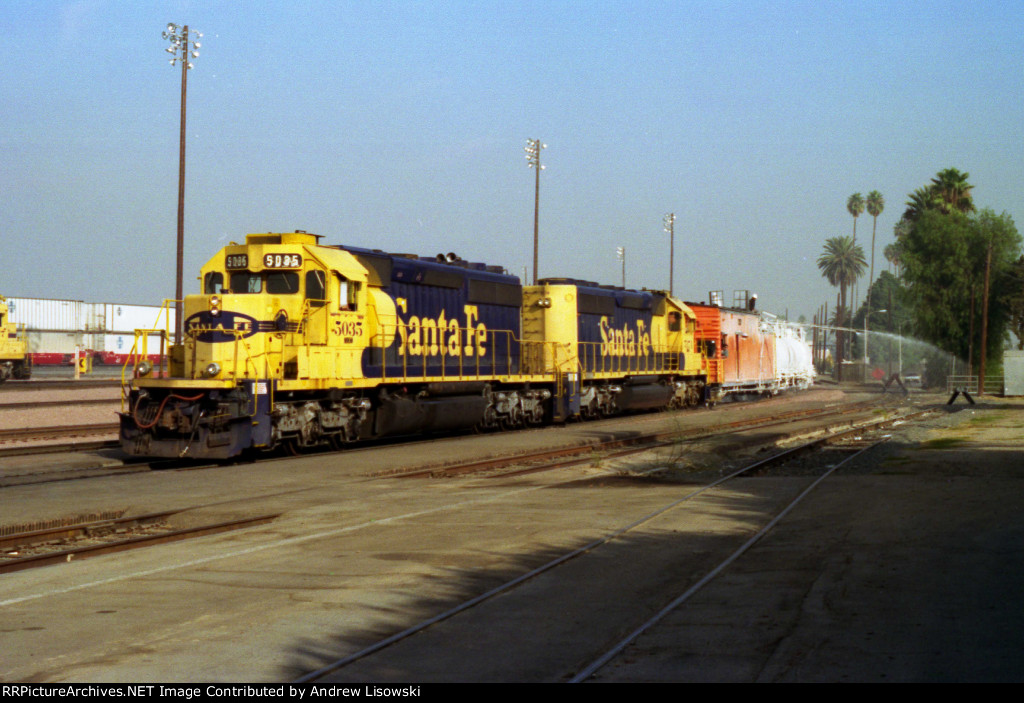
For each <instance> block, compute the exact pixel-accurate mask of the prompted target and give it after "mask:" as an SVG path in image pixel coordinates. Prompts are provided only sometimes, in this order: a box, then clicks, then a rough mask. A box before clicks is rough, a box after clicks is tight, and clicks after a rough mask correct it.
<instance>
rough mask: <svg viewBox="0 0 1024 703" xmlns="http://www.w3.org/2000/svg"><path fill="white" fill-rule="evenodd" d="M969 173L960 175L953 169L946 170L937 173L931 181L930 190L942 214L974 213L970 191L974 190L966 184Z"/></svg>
mask: <svg viewBox="0 0 1024 703" xmlns="http://www.w3.org/2000/svg"><path fill="white" fill-rule="evenodd" d="M970 175H971V174H969V173H960V171H958V170H957V169H955V168H947V169H946V170H944V171H939V172H938V174H936V176H935V178H933V179H932V186H931V188H932V190H933V191H934V192H935V195H936V196H937V197H938V199H939V201H940V202H941V203H942V205H941V207H942V212H943V213H945V214H947V215H948V214H949V213H950V212H952V211H954V210H955V211H957V212H962V213H968V212H974V211H975V209H976V208H975V207H974V200H973V196H972V195H971V190H973V189H974V186H972V185H971V184H970V183H968V182H967V179H968V177H969V176H970Z"/></svg>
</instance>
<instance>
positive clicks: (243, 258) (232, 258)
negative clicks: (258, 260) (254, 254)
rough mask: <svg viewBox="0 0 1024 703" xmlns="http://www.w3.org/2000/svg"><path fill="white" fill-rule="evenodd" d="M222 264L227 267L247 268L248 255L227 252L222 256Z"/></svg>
mask: <svg viewBox="0 0 1024 703" xmlns="http://www.w3.org/2000/svg"><path fill="white" fill-rule="evenodd" d="M224 266H225V267H227V268H229V269H247V268H249V255H248V254H228V255H227V256H225V257H224Z"/></svg>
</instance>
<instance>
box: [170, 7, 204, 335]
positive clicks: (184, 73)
mask: <svg viewBox="0 0 1024 703" xmlns="http://www.w3.org/2000/svg"><path fill="white" fill-rule="evenodd" d="M163 36H164V39H166V40H167V41H169V42H170V43H171V45H170V46H169V47H167V49H166V51H167V53H168V54H171V65H172V66H174V65H175V64H177V63H178V62H179V61H180V62H181V135H180V138H179V146H178V268H177V275H176V278H175V287H174V300H175V303H174V315H175V321H174V343H175V344H181V329H182V319H181V318H182V299H183V297H184V296H183V292H182V275H183V274H182V271H183V269H184V258H185V97H186V94H187V88H188V71H189V69H190V68H192V67H193V64H192V62H191V61H190V60H189V59H190V58H193V59H196V58H199V48H200V47H201V46H202V44H200V43H199V42H198V41H196V39H202V37H203V35H202V33H201V32H193V33H192V34H191V35H190V34H189V30H188V25H187V24H186V25H185V26H184V27H178V25H176V24H174V23H168V25H167V29H166V30H165V31H164V33H163Z"/></svg>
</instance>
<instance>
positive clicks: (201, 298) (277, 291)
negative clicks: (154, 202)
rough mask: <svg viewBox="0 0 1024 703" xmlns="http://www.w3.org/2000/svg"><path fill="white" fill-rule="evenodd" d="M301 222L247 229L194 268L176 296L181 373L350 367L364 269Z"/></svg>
mask: <svg viewBox="0 0 1024 703" xmlns="http://www.w3.org/2000/svg"><path fill="white" fill-rule="evenodd" d="M316 243H317V236H316V235H312V234H306V233H304V232H295V233H285V234H250V235H249V236H248V237H247V239H246V243H245V245H232V246H228V247H225V248H224V249H222V250H221V251H220V252H219V253H218V254H217V255H216V256H215V257H214V258H213V259H211V260H210V261H209V262H208V263H207V264H206V266H204V267H203V268H202V270H201V274H200V279H201V281H202V285H203V293H202V294H201V295H191V296H188V297H187V298H186V299H185V331H186V335H185V343H184V346H185V349H184V355H185V373H184V375H185V377H186V378H193V379H202V378H207V379H224V380H230V379H242V378H261V379H281V380H289V379H290V380H297V379H316V378H327V377H339V376H340V377H352V376H355V375H358V372H359V365H358V352H359V350H361V348H362V346H363V336H364V335H365V333H366V324H365V320H366V308H367V299H368V296H367V290H366V270H365V269H364V268H363V267H362V266H360V265H359V263H358V262H357V261H356V260H355V259H354V258H353V257H352V256H351V255H350V254H348V253H347V252H343V251H340V250H337V249H332V248H327V247H320V246H316Z"/></svg>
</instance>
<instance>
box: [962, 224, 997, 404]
mask: <svg viewBox="0 0 1024 703" xmlns="http://www.w3.org/2000/svg"><path fill="white" fill-rule="evenodd" d="M991 270H992V242H991V240H990V241H989V243H988V254H987V255H986V256H985V295H984V300H983V301H982V303H981V305H982V309H981V364H980V365H979V366H978V395H985V347H987V346H988V285H989V273H990V272H991ZM967 373H968V374H970V373H971V370H970V369H967Z"/></svg>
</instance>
